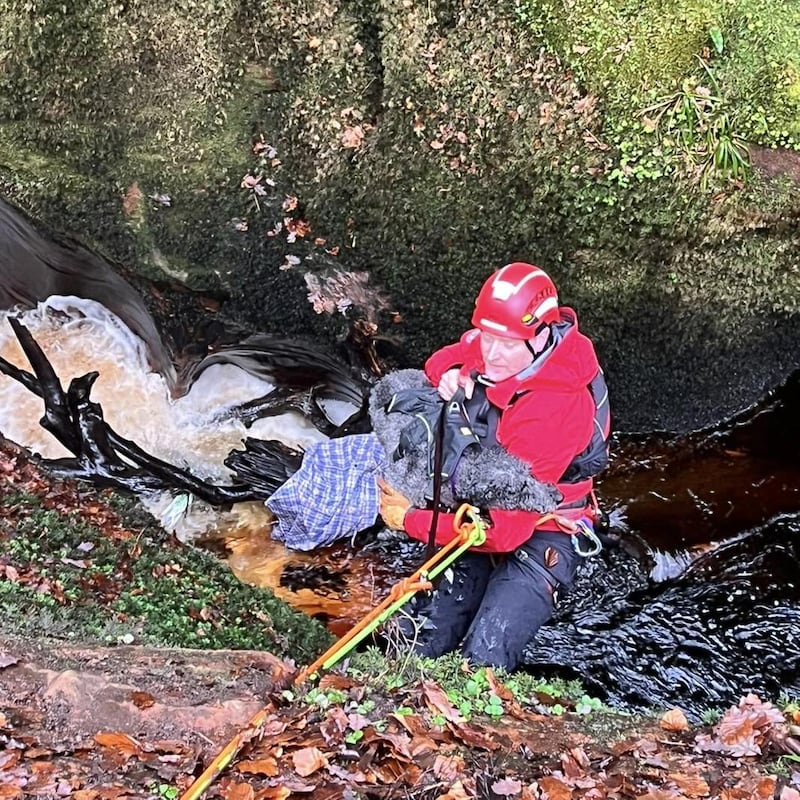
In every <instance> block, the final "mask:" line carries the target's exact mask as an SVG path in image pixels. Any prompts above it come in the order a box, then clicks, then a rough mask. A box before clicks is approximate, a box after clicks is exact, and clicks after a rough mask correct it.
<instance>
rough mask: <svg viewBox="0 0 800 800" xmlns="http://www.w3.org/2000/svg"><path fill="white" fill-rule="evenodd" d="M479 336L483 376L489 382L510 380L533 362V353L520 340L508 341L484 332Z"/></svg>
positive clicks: (506, 338) (504, 337)
mask: <svg viewBox="0 0 800 800" xmlns="http://www.w3.org/2000/svg"><path fill="white" fill-rule="evenodd" d="M480 336H481V356H482V357H483V364H484V375H486V377H487V378H488V379H489V380H490V381H495V382H499V381H504V380H506V378H511V377H512V376H514V375H516V374H517V373H518V372H522V370H523V369H525V367H528V366H530V365H531V363H532V362H533V353H532V352H531V351H530V350H529V349H528V347H527V345H526V344H525V342H524V341H523V340H522V339H510V338H508V337H507V336H497V334H494V333H487V332H486V331H481V334H480Z"/></svg>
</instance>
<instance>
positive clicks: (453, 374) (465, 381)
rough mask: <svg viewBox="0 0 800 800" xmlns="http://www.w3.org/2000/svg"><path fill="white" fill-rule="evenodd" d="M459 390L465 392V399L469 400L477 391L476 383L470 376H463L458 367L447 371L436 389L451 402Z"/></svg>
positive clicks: (443, 397)
mask: <svg viewBox="0 0 800 800" xmlns="http://www.w3.org/2000/svg"><path fill="white" fill-rule="evenodd" d="M459 389H463V390H464V397H466V398H467V400H469V399H470V397H472V392H473V390H474V389H475V381H473V380H472V378H470V376H469V375H464V374H462V372H461V370H460V369H459V368H458V367H453V368H452V369H449V370H447V372H445V373H444V375H442V378H441V380H440V381H439V385H438V386H437V387H436V391H438V392H439V395H440V396H441V397H442V399H444V400H450V399H451V398H452V397H453V395H454V394H455V393H456V392H457V391H458V390H459Z"/></svg>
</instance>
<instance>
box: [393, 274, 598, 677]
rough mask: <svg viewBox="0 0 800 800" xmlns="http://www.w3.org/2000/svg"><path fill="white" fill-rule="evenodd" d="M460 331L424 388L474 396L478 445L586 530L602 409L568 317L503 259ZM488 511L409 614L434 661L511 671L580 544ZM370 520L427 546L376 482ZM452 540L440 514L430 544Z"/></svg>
mask: <svg viewBox="0 0 800 800" xmlns="http://www.w3.org/2000/svg"><path fill="white" fill-rule="evenodd" d="M472 324H473V325H474V326H475V327H474V328H473V329H472V330H469V331H467V332H466V333H465V334H464V335H463V336H462V337H461V339H460V341H459V342H457V343H455V344H452V345H449V346H447V347H444V348H442V349H441V350H439V351H437V352H436V353H434V354H433V355H432V356H431V357H430V358H429V359H428V361H427V363H426V364H425V372H426V374H427V376H428V378H429V380H430V381H431V383H432V384H433V385H434V386H436V387H437V388H438V391H439V394H440V395H441V396H442V397H443V398H444V399H445V400H446V401H447V400H450V399H451V398H452V397H453V395H454V394H455V393H456V392H457V391H458V390H459V389H463V390H464V394H465V396H466V398H471V397H472V396H473V394H474V393H476V392H479V391H480V392H485V397H486V399H488V401H489V404H490V407H491V408H492V409H493V410H494V412H495V424H494V425H489V426H488V427H489V428H490V429H491V433H490V439H491V441H488V442H486V443H485V444H486V446H497V445H499V446H501V447H502V448H504V449H505V450H506V451H507V452H508V453H510V454H511V455H513V456H516V457H517V458H519V459H521V460H522V461H524V462H525V463H526V464H528V465H529V466H530V470H531V474H532V475H533V477H534V478H536V479H537V480H539V481H542V482H544V483H552V484H555V485H556V486H557V488H558V490H559V491H560V492H561V494H562V495H563V499H562V501H561V504H560V505H559V507H558V509H557V513H558V515H559V516H561V517H565V518H567V519H568V520H583V523H584V524H586V525H590V524H591V520H592V519H593V503H592V497H591V492H592V474H594V473H596V471H598V469H599V468H602V465H603V463H604V460H605V457H606V438H607V435H608V403H607V393H606V390H605V382H604V380H603V378H602V371H601V370H600V367H599V364H598V361H597V357H596V355H595V352H594V347H593V346H592V343H591V341H590V340H589V339H588V338H587V337H586V336H584V335H583V334H582V333H580V332H579V330H578V321H577V317H576V315H575V312H574V311H572V310H571V309H569V308H563V307H559V305H558V297H557V292H556V287H555V285H554V284H553V282H552V280H551V279H550V277H549V276H548V275H547V274H546V273H545V272H544V271H543V270H542V269H540V268H539V267H536V266H534V265H532V264H525V263H521V262H515V263H512V264H508V265H507V266H505V267H503V268H502V269H500V270H499V271H498V272H496V273H495V274H494V275H492V276H491V277H490V278H489V279H488V280H487V281H486V283H485V284H484V285H483V287H482V288H481V290H480V293H479V294H478V298H477V300H476V303H475V310H474V313H473V315H472ZM488 512H489V517H490V526H489V528H488V530H487V538H486V543H485V544H484V545H482V546H481V547H480V548H476V549H475V550H473V551H471V552H469V553H467V554H466V555H465V556H464V557H463V558H462V559H461V560H460V562H459V563H458V565H457V567H456V568H455V569H454V570H453V572H452V579H450V580H448V579H447V578H445V579H443V580H442V581H441V582H440V584H439V585H438V586H437V588H436V590H435V591H434V592H433V594H432V596H431V598H430V602H429V603H428V605H427V607H425V608H423V609H420V613H419V616H420V626H419V630H418V632H417V637H418V638H417V649H418V652H419V653H420V654H422V655H426V656H439V655H442V654H443V653H446V652H449V651H451V650H455V649H456V648H458V647H459V645H460V646H461V649H462V652H463V653H464V655H465V657H466V658H468V659H469V660H470V661H471V662H473V663H477V664H487V665H493V666H499V667H503V668H505V669H507V670H513V669H514V668H516V667H517V666H518V664H519V662H520V659H521V657H522V653H523V650H524V648H525V646H526V645H527V643H528V642H529V641H530V639H531V638H532V637H533V636H534V634H535V633H536V631H537V630H538V629H539V627H540V626H541V625H542V624H543V623H544V622H546V621H547V620H548V619H549V618H550V616H551V615H552V613H553V605H554V595H555V593H556V591H557V590H558V588H559V587H560V586H568V585H569V584H570V583H571V582H572V580H573V578H574V575H575V570H576V568H577V564H578V559H579V558H580V555H579V553H578V550H579V549H580V547H578V546H576V545H577V544H578V541H577V538H576V536H575V535H571V534H569V533H566V532H564V531H563V530H562V529H560V528H559V526H558V524H556V523H555V522H554V521H553V520H552V517H551V518H550V519H549V520H545V519H543V516H544V515H542V514H539V513H537V512H533V511H526V510H514V509H499V508H497V509H488ZM381 516H382V517H383V519H384V521H385V522H386V524H387V525H389V526H390V527H393V528H396V529H398V530H405V531H406V533H408V535H409V536H411V537H413V538H415V539H419V540H420V541H427V540H428V537H429V533H430V528H431V524H432V516H433V512H432V510H429V509H422V508H413V507H411V504H410V502H409V501H408V500H407V499H406V498H405V497H404V496H403V495H402V494H400V493H399V492H397V491H396V490H394V489H392V488H391V487H390V486H388V485H387V484H385V483H384V484H382V486H381ZM453 535H454V534H453V515H452V514H449V513H440V514H439V515H438V522H437V527H436V542H437V544H444V543H445V542H447V541H448V540H449V539H450V538H451V537H452V536H453ZM579 538H581V539H582V538H583V537H582V536H581V537H579Z"/></svg>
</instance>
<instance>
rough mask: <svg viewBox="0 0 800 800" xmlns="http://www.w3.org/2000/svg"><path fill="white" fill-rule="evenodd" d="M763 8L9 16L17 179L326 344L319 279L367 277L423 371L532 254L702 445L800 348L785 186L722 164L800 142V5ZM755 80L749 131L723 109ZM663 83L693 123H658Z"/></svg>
mask: <svg viewBox="0 0 800 800" xmlns="http://www.w3.org/2000/svg"><path fill="white" fill-rule="evenodd" d="M558 5H559V8H560V7H561V4H558ZM745 5H746V4H744V5H743V4H738V5H734V4H731V3H728V2H726V1H725V0H708V1H707V2H701V0H694V1H692V0H682V2H680V3H676V4H665V3H663V2H659V1H658V0H646V2H638V1H637V2H636V3H622V2H609V1H608V0H605V1H604V2H600V3H591V4H590V3H587V2H582V0H576V2H575V3H572V4H571V6H570V7H571V8H573V11H574V13H575V14H576V15H580V19H581V20H582V21H583V22H582V24H581V25H579V26H576V25H575V24H574V20H573V21H572V22H571V21H570V18H569V16H568V15H562V16H559V15H557V14H554V13H553V9H554V8H555V5H554V4H553V3H551V2H549V0H547V1H545V0H542V1H541V2H534V1H533V0H531V2H529V3H527V4H526V5H524V6H523V5H520V6H516V7H514V6H512V5H511V4H507V3H501V4H497V3H492V2H489V0H471V1H470V0H462V2H455V1H454V0H429V1H428V0H426V2H424V3H421V2H416V1H415V0H351V2H345V0H324V1H323V2H311V0H308V2H301V1H300V0H295V1H294V2H290V3H286V4H277V3H261V4H250V3H245V2H244V1H243V0H228V1H227V2H223V0H193V2H192V1H190V2H185V3H181V4H177V3H172V4H170V3H163V2H162V3H156V2H154V0H130V2H127V3H126V2H122V1H121V0H119V1H118V2H114V3H112V2H102V1H101V0H82V2H77V3H75V4H73V5H72V6H69V7H67V6H64V5H61V4H57V3H47V2H33V0H31V2H28V3H26V4H25V8H22V6H21V5H20V4H17V3H9V2H7V1H6V0H0V64H1V67H0V90H1V91H0V187H2V189H4V191H5V193H6V194H7V195H9V196H10V197H11V198H12V199H15V200H16V201H17V202H19V203H21V204H22V205H24V206H25V207H26V208H28V209H30V210H31V211H33V213H35V214H37V215H38V216H39V217H40V218H42V219H44V220H45V221H47V222H50V223H51V224H54V225H55V226H57V227H59V228H61V229H66V230H68V231H69V232H71V233H73V234H75V235H78V236H80V237H83V238H85V239H87V240H89V241H90V242H91V243H93V244H95V245H96V246H98V247H100V248H102V249H103V250H104V251H105V252H107V253H108V254H109V255H111V256H112V257H114V258H116V259H119V260H122V261H124V262H125V263H127V264H131V265H135V266H136V267H137V268H138V269H140V270H141V271H144V272H149V273H151V274H154V275H156V274H159V273H160V272H163V271H166V272H168V273H169V274H171V275H176V276H179V277H181V278H184V279H186V280H187V281H188V282H189V283H191V284H192V285H195V286H202V287H206V288H207V287H216V288H220V289H223V290H225V291H227V292H228V293H229V297H230V299H229V301H228V302H227V303H226V305H225V307H224V312H225V313H227V314H229V315H231V316H234V317H236V318H237V319H238V320H239V321H240V322H242V323H244V324H246V325H247V326H249V327H252V328H260V329H269V330H283V331H287V332H290V333H291V332H304V333H305V332H309V331H311V332H312V333H314V334H315V335H318V336H335V335H337V334H338V333H340V332H341V328H342V323H343V322H344V318H343V317H342V315H341V314H339V313H338V312H334V313H333V314H332V315H326V314H319V315H318V314H315V313H314V311H313V309H312V306H311V305H310V304H309V303H308V302H306V291H307V288H306V284H305V281H304V279H303V275H304V273H305V272H306V271H311V272H313V273H315V274H316V275H318V276H320V277H322V278H324V276H325V275H326V274H330V271H331V270H332V269H336V268H338V269H341V270H346V271H360V270H365V271H367V272H368V273H369V274H370V276H371V281H372V283H373V284H374V285H377V286H381V287H384V288H385V289H386V290H387V291H388V292H389V293H390V296H391V301H390V303H389V307H388V309H386V310H385V311H391V312H395V313H394V314H389V313H385V311H384V313H383V315H382V316H381V317H380V320H381V324H382V326H383V330H384V332H385V333H387V334H391V335H393V336H399V337H401V339H402V342H403V350H404V354H405V358H406V359H407V360H408V361H409V362H410V363H419V361H420V360H421V359H422V358H423V357H424V355H425V353H427V352H428V351H429V350H430V349H431V348H433V347H435V346H437V345H439V344H442V343H444V342H446V341H448V340H449V339H451V338H452V337H454V336H456V335H457V334H458V333H459V332H460V331H461V329H462V328H463V327H464V326H466V325H467V324H468V319H469V315H470V309H471V304H472V298H473V296H474V293H475V291H476V289H477V287H478V286H479V285H480V282H481V280H482V279H483V278H484V277H485V276H486V274H487V273H488V272H489V271H490V270H491V269H492V268H494V267H496V266H499V265H501V264H503V263H504V262H506V261H508V260H511V259H514V258H521V259H527V260H535V261H538V262H539V263H540V264H541V265H542V266H544V267H546V268H547V269H548V270H549V271H550V272H551V273H552V274H553V276H554V278H555V279H556V281H557V282H558V283H559V285H560V287H561V290H562V297H563V300H564V301H565V302H566V303H568V304H570V305H574V306H575V307H576V308H577V309H578V310H579V312H580V313H581V318H582V321H583V327H584V328H585V329H586V330H587V331H588V332H589V333H590V334H591V335H592V336H593V337H594V338H595V340H596V342H597V345H598V350H599V352H600V355H601V359H602V361H603V362H604V364H605V366H606V369H607V372H608V374H609V377H610V383H611V386H612V390H613V397H614V405H615V408H616V419H617V424H618V425H619V426H620V427H622V428H627V429H632V428H638V429H643V428H652V427H669V428H693V427H697V426H699V425H704V424H707V423H708V422H710V421H712V420H714V419H718V418H719V417H721V416H723V415H725V414H727V413H730V412H732V411H735V410H737V409H739V408H741V407H742V406H744V405H747V404H749V403H750V402H752V401H753V400H755V399H756V398H757V397H758V396H760V394H761V393H762V392H763V390H764V389H765V388H766V387H768V386H770V385H774V384H776V383H778V382H779V381H781V380H782V379H783V378H784V377H785V376H786V375H787V374H788V372H789V371H790V370H792V369H793V368H794V367H795V360H794V353H795V352H796V345H797V343H798V341H800V322H799V320H800V318H799V317H798V313H797V312H798V307H797V306H798V302H800V301H799V300H798V298H800V292H798V288H800V287H798V275H800V236H798V234H797V226H796V222H797V219H798V216H799V215H800V197H799V195H800V192H798V187H797V184H795V183H792V182H791V181H790V180H785V181H780V180H774V179H773V180H772V182H771V183H766V182H765V180H764V179H762V178H760V177H759V176H758V174H755V175H751V176H749V182H748V183H747V184H746V185H745V184H743V183H742V181H741V180H739V181H731V180H728V179H727V177H729V176H730V175H731V174H734V177H736V176H739V173H738V172H737V173H728V176H727V177H726V175H725V174H724V172H723V174H716V173H714V172H713V170H709V169H707V168H706V167H707V166H708V162H709V158H711V159H712V160H713V155H714V152H715V150H714V148H715V147H716V146H717V145H718V144H719V142H720V140H721V139H723V138H724V137H729V138H730V139H731V140H733V139H735V140H737V141H738V139H739V138H741V137H744V138H748V139H750V140H753V139H754V138H756V137H757V135H758V136H760V138H759V139H758V141H761V142H762V143H764V144H777V143H784V144H793V143H794V141H795V140H794V139H792V136H793V135H794V134H793V133H792V132H791V131H790V130H789V129H788V127H787V128H786V130H787V134H786V136H783V134H782V133H781V132H780V131H782V130H783V128H784V127H785V125H784V122H783V121H784V120H788V119H789V116H790V114H789V112H788V111H787V109H789V110H790V109H792V108H793V107H794V106H792V103H793V102H794V100H793V99H792V98H794V97H795V94H796V93H795V91H794V88H793V87H794V84H793V83H792V82H791V81H790V80H789V79H790V78H791V76H792V75H793V74H795V77H796V73H793V72H792V70H793V69H795V70H796V63H795V62H794V61H793V60H792V52H795V53H796V52H798V51H792V50H791V47H790V46H789V45H790V44H791V41H793V40H792V36H794V35H795V32H796V31H797V30H800V12H794V13H796V14H797V15H798V19H794V17H793V16H792V12H791V11H787V10H786V9H785V8H782V9H776V13H775V15H770V14H765V15H763V16H762V15H758V14H755V13H754V12H751V11H748V10H747V9H746V8H745ZM787 8H788V5H787ZM26 9H27V10H26ZM65 9H66V10H65ZM743 9H744V11H743ZM634 11H635V12H636V13H634ZM740 12H741V13H740ZM744 12H746V13H744ZM787 15H788V18H787ZM779 19H780V20H782V21H781V22H780V24H777V22H776V20H779ZM648 20H649V22H648ZM623 23H624V25H623ZM634 23H635V24H634ZM675 31H678V32H680V33H681V35H680V36H678V37H677V38H676V39H674V40H670V39H666V38H664V37H665V36H666V34H667V33H669V34H670V35H673V34H674V32H675ZM711 31H713V33H714V35H713V36H712V33H711ZM762 31H768V36H767V34H764V33H761V32H762ZM623 34H624V36H623ZM717 34H719V35H721V36H722V37H723V39H722V49H721V51H719V49H718V47H717V46H718V44H719V42H720V39H719V36H718V35H717ZM760 36H767V38H766V39H764V41H769V42H771V45H770V47H771V48H772V50H771V52H772V53H773V55H775V58H777V61H775V58H773V59H772V61H770V60H769V59H768V58H767V60H766V61H765V57H764V56H762V55H760V54H759V51H758V48H757V47H756V46H755V45H756V44H757V43H758V42H760V41H762V40H761V39H759V37H760ZM648 37H649V38H648ZM787 42H788V43H789V44H787ZM737 43H738V44H737ZM745 45H747V46H745ZM54 52H58V53H60V54H62V57H61V58H60V59H52V58H48V57H47V55H48V54H49V53H54ZM778 55H779V57H778ZM656 56H657V57H656ZM697 56H701V57H703V58H704V62H705V63H706V64H707V65H708V69H709V70H710V72H707V70H706V68H705V67H703V66H701V65H700V63H699V62H698V60H697ZM737 59H739V60H738V61H737ZM747 59H750V62H751V63H752V69H751V70H750V71H749V72H748V71H747V70H744V71H743V72H742V74H741V75H740V71H741V70H739V71H737V70H738V66H737V65H739V66H740V65H741V64H744V63H747ZM55 62H57V63H55ZM775 63H779V65H782V66H781V67H780V68H778V67H775V66H774V64H775ZM708 76H713V80H714V81H715V82H716V86H717V89H718V90H719V92H720V94H721V96H720V99H719V100H708V101H707V100H706V99H705V98H706V95H705V94H704V93H703V92H704V91H705V89H706V88H709V87H707V86H706V84H710V83H711V81H710V78H709V77H708ZM776 76H779V77H776ZM748 81H750V83H748ZM756 85H757V86H762V87H763V86H767V87H770V92H768V91H766V89H762V90H761V92H760V96H761V97H763V98H764V99H765V102H767V101H768V104H769V107H768V108H765V109H764V112H763V118H764V120H768V119H772V120H773V122H770V123H769V124H770V125H771V126H772V128H769V129H768V130H767V129H765V130H766V132H765V130H762V132H761V133H760V134H757V132H756V127H755V123H754V122H752V119H751V120H750V122H749V123H747V124H745V121H744V119H743V117H741V115H739V116H737V113H735V112H738V110H739V109H743V108H748V107H747V106H746V104H745V101H744V100H743V99H742V97H743V96H744V95H745V94H746V92H748V91H751V89H748V88H747V87H748V86H756ZM687 87H688V89H687ZM698 87H699V89H700V90H701V91H698ZM681 92H683V94H681ZM670 93H673V95H674V97H673V95H670ZM722 93H724V97H722ZM665 94H666V95H668V96H671V97H673V99H674V100H682V99H683V98H684V97H685V96H688V97H689V99H690V100H691V101H692V102H694V103H695V106H696V107H697V108H699V109H700V111H701V112H702V114H701V118H699V119H696V120H694V122H692V120H688V121H687V118H686V116H685V115H684V116H681V114H679V113H672V112H671V111H670V113H669V114H665V115H662V117H661V118H660V121H658V124H655V122H654V119H653V118H654V117H655V116H656V114H657V111H652V112H650V115H649V117H648V114H647V113H643V109H644V108H645V107H646V105H647V104H648V103H653V102H654V101H657V100H660V99H661V98H662V97H663V95H665ZM698 98H699V99H698ZM698 103H699V104H700V105H697V104H698ZM703 114H705V115H706V116H705V117H703V116H702V115H703ZM756 116H757V113H756ZM751 117H753V115H752V114H751V115H749V116H748V119H750V118H751ZM753 118H755V117H753ZM777 120H781V122H777ZM751 123H752V124H751ZM759 124H760V123H759ZM788 124H789V123H788V122H786V126H788ZM704 125H705V128H704V127H703V126H704ZM682 126H683V127H682ZM687 126H688V127H687ZM762 128H763V126H762ZM778 129H780V130H778ZM687 141H691V142H693V143H692V144H691V147H690V148H689V149H690V150H691V152H687V150H686V142H687ZM682 148H683V149H682ZM775 156H776V158H777V159H780V158H782V157H783V154H781V153H776V154H775ZM780 171H781V170H780V169H779V170H778V172H780ZM742 174H744V173H742ZM701 178H703V180H702V181H701V180H700V179H701ZM309 226H310V228H309ZM287 256H289V257H290V258H289V259H287Z"/></svg>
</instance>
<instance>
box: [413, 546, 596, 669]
mask: <svg viewBox="0 0 800 800" xmlns="http://www.w3.org/2000/svg"><path fill="white" fill-rule="evenodd" d="M579 558H580V556H578V555H577V554H576V553H575V551H574V550H573V548H572V542H571V537H570V536H569V535H568V534H564V533H558V532H557V531H553V532H550V531H539V532H537V533H536V534H534V535H533V536H531V538H530V539H529V540H528V541H527V542H526V543H525V544H523V545H522V546H521V547H519V548H517V550H515V551H514V552H513V553H508V554H503V555H494V554H488V553H475V552H468V553H465V554H464V555H463V556H462V557H461V558H460V560H459V561H458V562H457V563H456V564H455V565H453V567H451V568H450V569H449V570H447V571H446V572H445V573H444V574H443V575H442V577H441V579H440V582H439V583H438V585H437V586H436V587H435V588H434V590H433V591H432V592H431V593H430V594H429V595H428V596H426V597H423V598H421V599H420V601H419V602H418V603H417V604H416V606H415V608H414V616H415V617H416V628H417V630H416V634H415V635H416V647H415V649H416V651H417V653H418V654H419V655H422V656H429V657H432V658H433V657H436V656H440V655H443V654H444V653H448V652H450V651H452V650H456V649H457V648H458V647H459V645H460V647H461V651H462V653H463V654H464V657H465V658H467V659H468V660H469V661H470V662H471V663H473V664H476V665H486V666H494V667H502V668H504V669H506V670H508V671H509V672H510V671H511V670H514V669H516V667H517V666H519V663H520V660H521V658H522V653H523V650H524V649H525V646H526V645H527V644H528V642H529V641H530V640H531V639H532V638H533V636H534V635H535V633H536V631H538V630H539V628H540V627H541V625H543V624H544V623H545V622H547V620H548V619H549V618H550V617H551V616H552V614H553V607H554V596H555V593H556V592H557V590H558V589H559V587H561V586H569V584H571V583H572V581H573V579H574V577H575V571H576V570H577V567H578V560H579ZM405 627H406V630H407V632H408V628H409V627H411V626H405Z"/></svg>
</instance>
